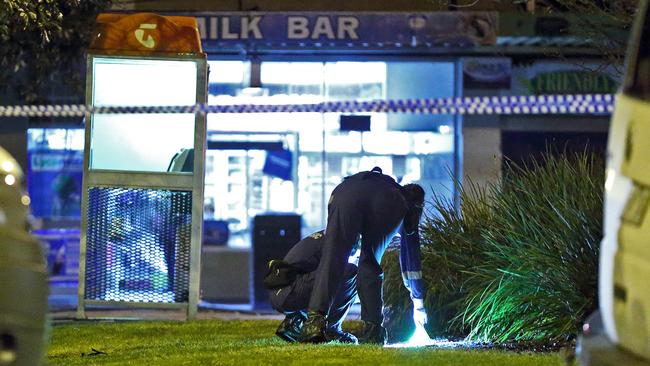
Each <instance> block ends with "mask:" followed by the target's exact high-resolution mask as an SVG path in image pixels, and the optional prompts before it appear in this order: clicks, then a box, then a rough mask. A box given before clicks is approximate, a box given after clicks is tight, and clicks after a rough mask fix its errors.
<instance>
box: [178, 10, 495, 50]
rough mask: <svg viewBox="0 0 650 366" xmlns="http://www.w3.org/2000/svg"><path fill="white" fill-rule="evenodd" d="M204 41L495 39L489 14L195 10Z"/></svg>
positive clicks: (462, 42)
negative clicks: (206, 11) (210, 11)
mask: <svg viewBox="0 0 650 366" xmlns="http://www.w3.org/2000/svg"><path fill="white" fill-rule="evenodd" d="M184 15H194V16H195V17H196V18H197V21H198V25H199V31H200V33H201V38H202V40H203V43H204V44H207V45H208V46H209V45H216V44H221V45H224V44H225V45H236V44H260V45H269V46H271V45H276V46H283V45H301V46H306V45H309V46H321V45H358V44H365V45H371V46H413V47H415V46H440V45H448V44H452V45H455V46H476V45H491V44H494V43H495V42H496V36H497V24H498V19H497V17H498V14H497V13H495V12H435V13H415V14H412V13H381V12H373V13H326V14H323V13H310V12H301V13H259V12H250V13H249V12H245V13H232V12H228V13H201V14H200V15H197V14H184Z"/></svg>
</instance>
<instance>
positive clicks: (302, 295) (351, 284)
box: [270, 263, 357, 330]
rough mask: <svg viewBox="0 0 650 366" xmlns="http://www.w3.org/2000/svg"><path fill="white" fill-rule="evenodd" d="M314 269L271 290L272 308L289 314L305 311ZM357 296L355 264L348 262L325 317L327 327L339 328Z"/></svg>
mask: <svg viewBox="0 0 650 366" xmlns="http://www.w3.org/2000/svg"><path fill="white" fill-rule="evenodd" d="M315 277H316V271H314V272H310V273H306V274H302V275H298V277H297V278H296V281H295V282H294V283H293V284H291V285H289V286H285V287H282V288H280V289H277V290H271V294H270V300H271V305H272V306H273V308H274V309H275V310H277V311H279V312H281V313H284V314H286V315H290V314H292V313H294V312H305V311H306V310H307V306H308V305H309V299H310V297H311V293H312V291H313V289H314V280H315ZM356 296H357V266H355V265H354V264H351V263H348V264H347V265H346V266H345V270H344V272H343V283H342V284H341V286H340V288H339V291H338V292H337V294H336V297H335V299H334V303H333V305H332V310H331V311H330V314H329V315H328V317H327V323H328V326H329V327H336V329H339V330H340V329H341V323H343V319H345V316H346V315H347V313H348V310H350V307H351V306H352V304H353V303H354V300H355V298H356Z"/></svg>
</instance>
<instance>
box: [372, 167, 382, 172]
mask: <svg viewBox="0 0 650 366" xmlns="http://www.w3.org/2000/svg"><path fill="white" fill-rule="evenodd" d="M371 172H375V173H379V174H381V173H382V170H381V168H380V167H378V166H376V167H374V168H372V170H371Z"/></svg>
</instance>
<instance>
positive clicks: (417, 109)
mask: <svg viewBox="0 0 650 366" xmlns="http://www.w3.org/2000/svg"><path fill="white" fill-rule="evenodd" d="M613 109H614V96H613V95H611V94H579V95H532V96H488V97H453V98H430V99H394V100H367V101H363V100H361V101H360V100H352V101H327V102H320V103H311V104H228V105H225V104H196V105H189V106H90V105H83V104H79V105H14V106H0V117H82V116H85V115H87V114H92V113H96V114H154V113H205V114H210V113H364V112H365V113H373V112H374V113H417V114H469V115H474V114H607V113H611V112H612V111H613Z"/></svg>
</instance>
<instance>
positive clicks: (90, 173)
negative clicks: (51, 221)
mask: <svg viewBox="0 0 650 366" xmlns="http://www.w3.org/2000/svg"><path fill="white" fill-rule="evenodd" d="M99 57H101V58H115V59H134V60H135V59H139V60H142V59H147V60H174V61H188V62H195V63H196V66H197V67H196V70H197V80H196V90H197V91H196V103H197V104H205V103H207V68H208V64H207V58H206V57H205V55H201V54H177V53H172V54H166V53H156V54H155V55H146V56H143V55H142V53H138V52H121V53H120V54H119V55H116V54H114V53H104V52H89V53H88V56H87V66H86V103H87V104H88V105H91V104H92V101H93V92H94V88H93V86H94V80H93V61H94V59H95V58H99ZM93 117H94V115H93V114H92V113H87V114H86V126H85V148H84V171H83V185H82V187H83V188H82V190H83V196H82V202H81V233H80V253H79V255H80V259H79V287H78V306H77V317H78V318H80V319H83V318H88V314H87V313H86V306H98V305H99V306H103V307H116V308H150V309H182V310H185V311H186V318H187V319H193V318H195V317H196V313H197V308H198V301H199V291H200V290H199V289H200V287H199V286H200V284H199V280H200V268H201V241H202V227H203V196H204V192H203V191H204V185H205V183H204V180H205V152H206V129H207V126H206V115H205V113H203V112H197V113H196V114H195V119H194V170H193V172H192V173H181V172H167V173H165V172H139V171H116V170H98V169H90V146H91V137H92V129H93ZM90 187H112V188H145V189H169V190H176V191H186V192H192V213H191V218H192V223H191V239H190V240H191V241H190V253H189V266H190V268H189V293H188V301H187V302H186V303H185V302H183V303H163V302H158V303H156V302H134V301H100V300H88V299H85V294H86V272H87V262H86V255H87V232H88V228H89V222H88V208H89V207H88V201H89V193H88V192H89V188H90Z"/></svg>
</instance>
